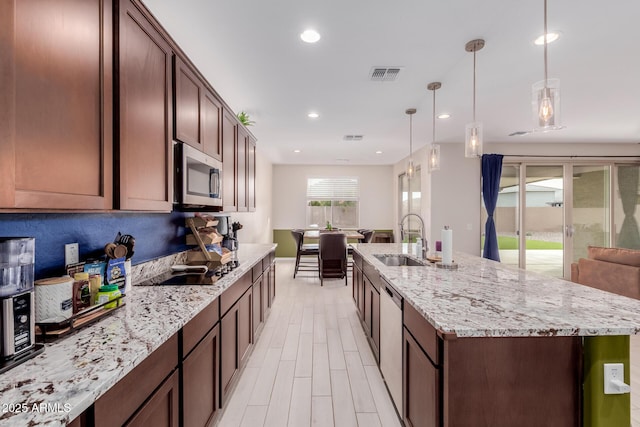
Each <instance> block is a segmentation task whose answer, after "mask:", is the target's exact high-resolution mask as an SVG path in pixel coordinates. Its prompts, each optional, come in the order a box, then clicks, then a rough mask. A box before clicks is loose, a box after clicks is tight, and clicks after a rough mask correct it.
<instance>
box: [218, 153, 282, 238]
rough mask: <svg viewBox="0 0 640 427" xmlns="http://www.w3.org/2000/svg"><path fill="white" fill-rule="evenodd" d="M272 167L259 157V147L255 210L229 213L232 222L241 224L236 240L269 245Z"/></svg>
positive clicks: (271, 230)
mask: <svg viewBox="0 0 640 427" xmlns="http://www.w3.org/2000/svg"><path fill="white" fill-rule="evenodd" d="M272 182H273V165H272V164H271V162H270V161H269V159H268V158H267V157H265V156H264V155H261V153H260V146H259V145H258V146H257V148H256V210H255V212H229V214H230V215H231V218H232V220H233V221H238V222H240V224H242V226H243V227H242V230H240V231H238V240H239V242H240V243H242V242H251V243H271V242H272V241H273V227H272V224H271V222H272V219H271V218H272V211H273V209H272V197H271V189H272V187H273V185H272Z"/></svg>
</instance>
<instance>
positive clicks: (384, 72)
mask: <svg viewBox="0 0 640 427" xmlns="http://www.w3.org/2000/svg"><path fill="white" fill-rule="evenodd" d="M401 69H402V68H401V67H373V68H372V69H371V74H370V78H371V81H372V82H394V81H396V79H397V78H398V74H400V70H401Z"/></svg>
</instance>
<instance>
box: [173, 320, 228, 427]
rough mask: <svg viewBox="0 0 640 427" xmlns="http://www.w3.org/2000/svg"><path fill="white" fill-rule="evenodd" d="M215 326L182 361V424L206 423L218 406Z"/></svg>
mask: <svg viewBox="0 0 640 427" xmlns="http://www.w3.org/2000/svg"><path fill="white" fill-rule="evenodd" d="M218 331H219V327H218V326H216V327H215V328H213V329H212V330H211V331H209V333H208V334H207V335H206V336H205V338H204V339H203V340H202V341H201V342H200V343H199V344H198V345H197V346H196V348H195V349H194V350H193V352H192V353H191V354H189V356H188V357H187V358H186V359H185V360H184V362H183V363H182V376H183V380H182V396H183V397H182V404H183V419H184V425H185V426H206V425H209V423H210V422H211V421H212V420H213V418H214V416H215V415H216V411H217V409H218V404H219V402H218V345H219V344H220V343H219V337H220V335H219V332H218Z"/></svg>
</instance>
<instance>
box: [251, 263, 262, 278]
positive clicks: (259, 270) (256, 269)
mask: <svg viewBox="0 0 640 427" xmlns="http://www.w3.org/2000/svg"><path fill="white" fill-rule="evenodd" d="M251 271H252V272H253V281H252V283H253V282H255V281H256V280H258V278H259V277H260V275H261V274H262V261H260V262H258V263H257V264H256V265H254V266H253V268H252V269H251Z"/></svg>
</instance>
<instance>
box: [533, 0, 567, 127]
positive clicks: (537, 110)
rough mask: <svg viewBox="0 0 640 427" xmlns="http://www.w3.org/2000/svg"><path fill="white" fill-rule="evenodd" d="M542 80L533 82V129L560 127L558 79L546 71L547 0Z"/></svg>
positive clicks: (545, 6) (547, 41)
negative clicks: (550, 76) (552, 77)
mask: <svg viewBox="0 0 640 427" xmlns="http://www.w3.org/2000/svg"><path fill="white" fill-rule="evenodd" d="M543 40H544V80H542V81H539V82H537V83H534V84H533V87H532V88H531V95H532V97H531V105H532V107H533V120H534V130H536V131H542V132H546V131H549V130H558V129H562V126H561V124H560V79H550V78H549V77H548V73H547V65H548V64H547V44H548V43H549V40H548V39H547V0H544V34H543Z"/></svg>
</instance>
